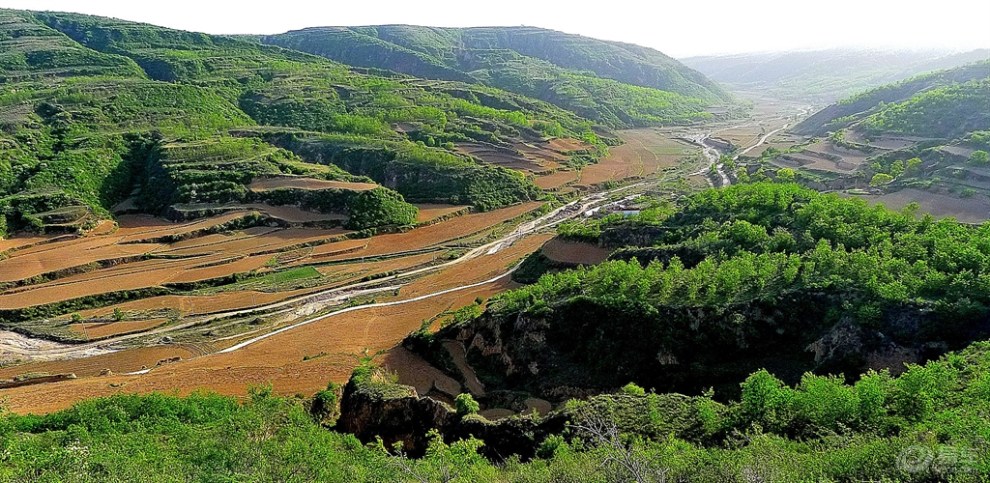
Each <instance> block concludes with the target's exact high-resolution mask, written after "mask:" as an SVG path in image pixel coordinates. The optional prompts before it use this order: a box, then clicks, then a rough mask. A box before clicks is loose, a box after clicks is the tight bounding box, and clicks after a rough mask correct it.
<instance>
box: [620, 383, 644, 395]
mask: <svg viewBox="0 0 990 483" xmlns="http://www.w3.org/2000/svg"><path fill="white" fill-rule="evenodd" d="M622 394H628V395H630V396H645V395H646V390H645V389H643V388H642V387H640V386H638V385H636V383H634V382H630V383H629V384H626V385H625V386H622Z"/></svg>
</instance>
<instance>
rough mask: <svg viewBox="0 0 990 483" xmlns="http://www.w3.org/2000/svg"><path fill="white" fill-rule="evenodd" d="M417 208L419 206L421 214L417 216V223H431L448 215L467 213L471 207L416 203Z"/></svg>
mask: <svg viewBox="0 0 990 483" xmlns="http://www.w3.org/2000/svg"><path fill="white" fill-rule="evenodd" d="M416 208H419V214H418V215H417V216H416V223H429V222H431V221H434V220H438V219H440V218H444V217H447V216H452V215H456V214H460V213H466V212H467V210H468V209H470V208H471V207H470V206H465V205H438V204H430V203H421V204H418V205H416Z"/></svg>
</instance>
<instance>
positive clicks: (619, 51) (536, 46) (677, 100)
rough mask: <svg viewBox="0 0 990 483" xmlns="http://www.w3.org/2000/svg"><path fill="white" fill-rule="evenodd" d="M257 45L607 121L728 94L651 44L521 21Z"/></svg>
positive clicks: (678, 117)
mask: <svg viewBox="0 0 990 483" xmlns="http://www.w3.org/2000/svg"><path fill="white" fill-rule="evenodd" d="M261 41H262V42H264V43H267V44H273V45H279V46H283V47H287V48H292V49H297V50H301V51H305V52H310V53H313V54H317V55H322V56H325V57H327V58H329V59H333V60H336V61H338V62H343V63H345V64H350V65H356V66H362V67H369V68H376V69H386V70H390V71H395V72H402V73H405V74H409V75H413V76H417V77H430V78H440V79H448V80H455V81H463V82H471V83H476V84H481V85H489V86H492V87H496V88H499V89H504V90H506V91H510V92H515V93H518V94H522V95H525V96H529V97H534V98H537V99H541V100H544V101H546V102H549V103H551V104H554V105H556V106H559V107H561V108H563V109H566V110H568V111H570V112H573V113H575V114H577V115H579V116H581V117H584V118H588V119H592V120H594V121H595V122H598V123H601V124H604V125H606V126H610V127H635V126H645V125H652V124H660V123H663V124H670V123H684V122H690V121H696V120H703V119H706V118H709V117H710V114H709V113H708V112H707V110H706V108H707V107H709V106H711V105H714V104H724V103H727V102H729V101H730V96H729V95H728V94H727V93H726V92H725V91H723V90H722V89H721V88H720V87H719V86H717V85H716V84H715V83H713V82H711V81H710V80H708V79H707V78H705V77H704V76H703V75H701V74H699V73H698V72H696V71H694V70H691V69H689V68H687V67H685V66H684V65H682V64H681V63H680V62H678V61H676V60H674V59H672V58H670V57H667V56H666V55H664V54H662V53H660V52H657V51H655V50H653V49H649V48H645V47H640V46H636V45H631V44H623V43H618V42H607V41H602V40H597V39H592V38H587V37H582V36H579V35H570V34H565V33H563V32H557V31H552V30H545V29H539V28H530V27H491V28H467V29H450V28H432V27H416V26H409V25H385V26H374V27H318V28H310V29H304V30H299V31H293V32H287V33H284V34H280V35H273V36H265V37H262V38H261Z"/></svg>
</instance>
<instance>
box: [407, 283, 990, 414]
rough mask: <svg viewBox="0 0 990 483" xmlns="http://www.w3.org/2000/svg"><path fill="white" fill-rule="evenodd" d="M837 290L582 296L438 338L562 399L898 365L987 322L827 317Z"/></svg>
mask: <svg viewBox="0 0 990 483" xmlns="http://www.w3.org/2000/svg"><path fill="white" fill-rule="evenodd" d="M842 299H843V297H842V296H841V295H836V294H831V295H830V294H825V293H820V292H819V293H815V292H810V291H795V292H792V293H788V294H785V295H782V296H780V297H778V298H775V299H773V300H767V301H755V302H752V303H748V304H739V305H733V306H726V307H660V308H658V309H655V308H651V309H647V308H646V307H628V306H610V305H609V304H608V303H602V302H599V301H593V300H590V299H588V298H583V297H577V298H574V299H570V300H566V301H560V302H558V303H556V304H552V305H551V307H550V308H549V309H548V310H546V311H545V312H544V313H540V314H530V313H518V312H517V313H510V314H495V313H492V312H491V311H489V312H486V313H484V314H483V315H482V316H480V317H478V318H477V319H474V320H472V321H469V322H467V323H463V324H459V325H456V326H451V327H447V328H445V329H443V330H441V332H440V333H438V334H437V335H436V336H435V340H438V341H439V340H445V339H446V340H457V341H460V342H461V343H463V345H464V347H465V348H466V353H467V360H468V362H469V363H470V364H471V366H472V368H473V369H474V371H475V372H476V374H477V376H478V377H479V378H480V379H481V381H482V382H483V383H484V385H485V387H486V388H488V389H489V390H516V391H526V392H529V393H531V394H534V395H536V396H538V397H542V398H545V399H549V400H552V401H561V400H564V399H567V398H571V397H587V396H588V395H591V394H597V393H600V392H602V391H604V390H611V389H614V388H616V387H619V386H621V385H622V384H625V383H626V382H629V381H636V382H638V383H640V384H642V385H643V386H645V387H652V388H656V389H657V390H658V391H676V392H685V393H688V394H692V393H699V392H701V391H703V390H704V389H706V388H709V387H714V388H715V389H716V392H719V393H720V394H729V395H731V394H734V393H735V392H736V391H738V382H739V381H740V380H742V379H743V378H745V375H746V374H748V373H751V372H753V371H756V370H759V369H761V368H767V369H768V370H771V372H773V373H775V374H777V375H778V376H779V377H781V378H784V379H785V380H793V381H796V380H798V379H800V377H801V375H802V374H803V373H805V372H807V371H813V372H818V373H833V374H840V373H842V374H859V373H862V372H864V371H866V370H869V369H876V370H880V369H890V370H891V371H892V372H894V373H899V372H900V371H901V370H903V367H904V364H905V363H917V362H922V361H925V360H929V359H931V358H934V357H937V356H938V355H940V354H942V353H944V352H946V351H947V350H951V349H954V348H957V347H959V346H961V345H965V341H966V340H972V339H973V338H976V337H980V334H988V333H990V327H987V326H986V325H987V324H984V326H983V327H972V328H971V329H970V330H969V331H968V332H967V333H962V332H959V333H953V332H942V331H934V330H929V329H926V327H937V326H939V324H936V323H933V316H932V314H931V313H930V312H929V311H927V310H926V309H925V308H924V307H920V306H911V307H902V308H898V309H896V310H890V311H887V312H885V313H884V314H882V316H881V317H880V319H879V320H878V321H877V322H876V323H875V324H874V325H871V326H864V325H862V324H857V323H854V322H852V321H851V320H849V318H848V317H838V318H833V315H832V314H833V313H834V311H830V310H829V308H830V307H835V306H837V305H840V304H841V303H842ZM743 320H745V321H747V322H746V323H745V324H743V323H741V321H743ZM439 350H442V349H439ZM422 351H423V349H421V352H422ZM424 355H425V356H426V357H429V355H428V354H424ZM454 376H455V377H457V376H458V375H457V374H454Z"/></svg>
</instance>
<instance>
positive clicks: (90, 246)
mask: <svg viewBox="0 0 990 483" xmlns="http://www.w3.org/2000/svg"><path fill="white" fill-rule="evenodd" d="M103 238H109V237H103ZM80 240H85V241H86V242H89V243H85V242H84V243H64V244H63V243H58V242H56V243H51V244H48V245H50V247H49V249H48V250H38V251H33V252H30V253H24V254H22V253H16V252H15V254H14V255H13V256H11V257H10V258H7V259H5V260H0V282H13V281H17V280H24V279H28V278H32V277H36V276H38V275H42V274H45V273H50V272H55V271H59V270H66V269H70V268H73V267H80V266H83V265H89V264H92V263H96V262H102V261H106V260H116V259H120V258H128V257H134V256H137V255H143V254H146V253H151V252H154V251H155V250H158V249H160V248H162V247H164V246H165V245H162V244H152V243H133V244H116V243H113V242H114V240H112V239H106V240H103V239H99V238H93V239H90V238H83V239H80ZM101 245H102V246H101Z"/></svg>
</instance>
